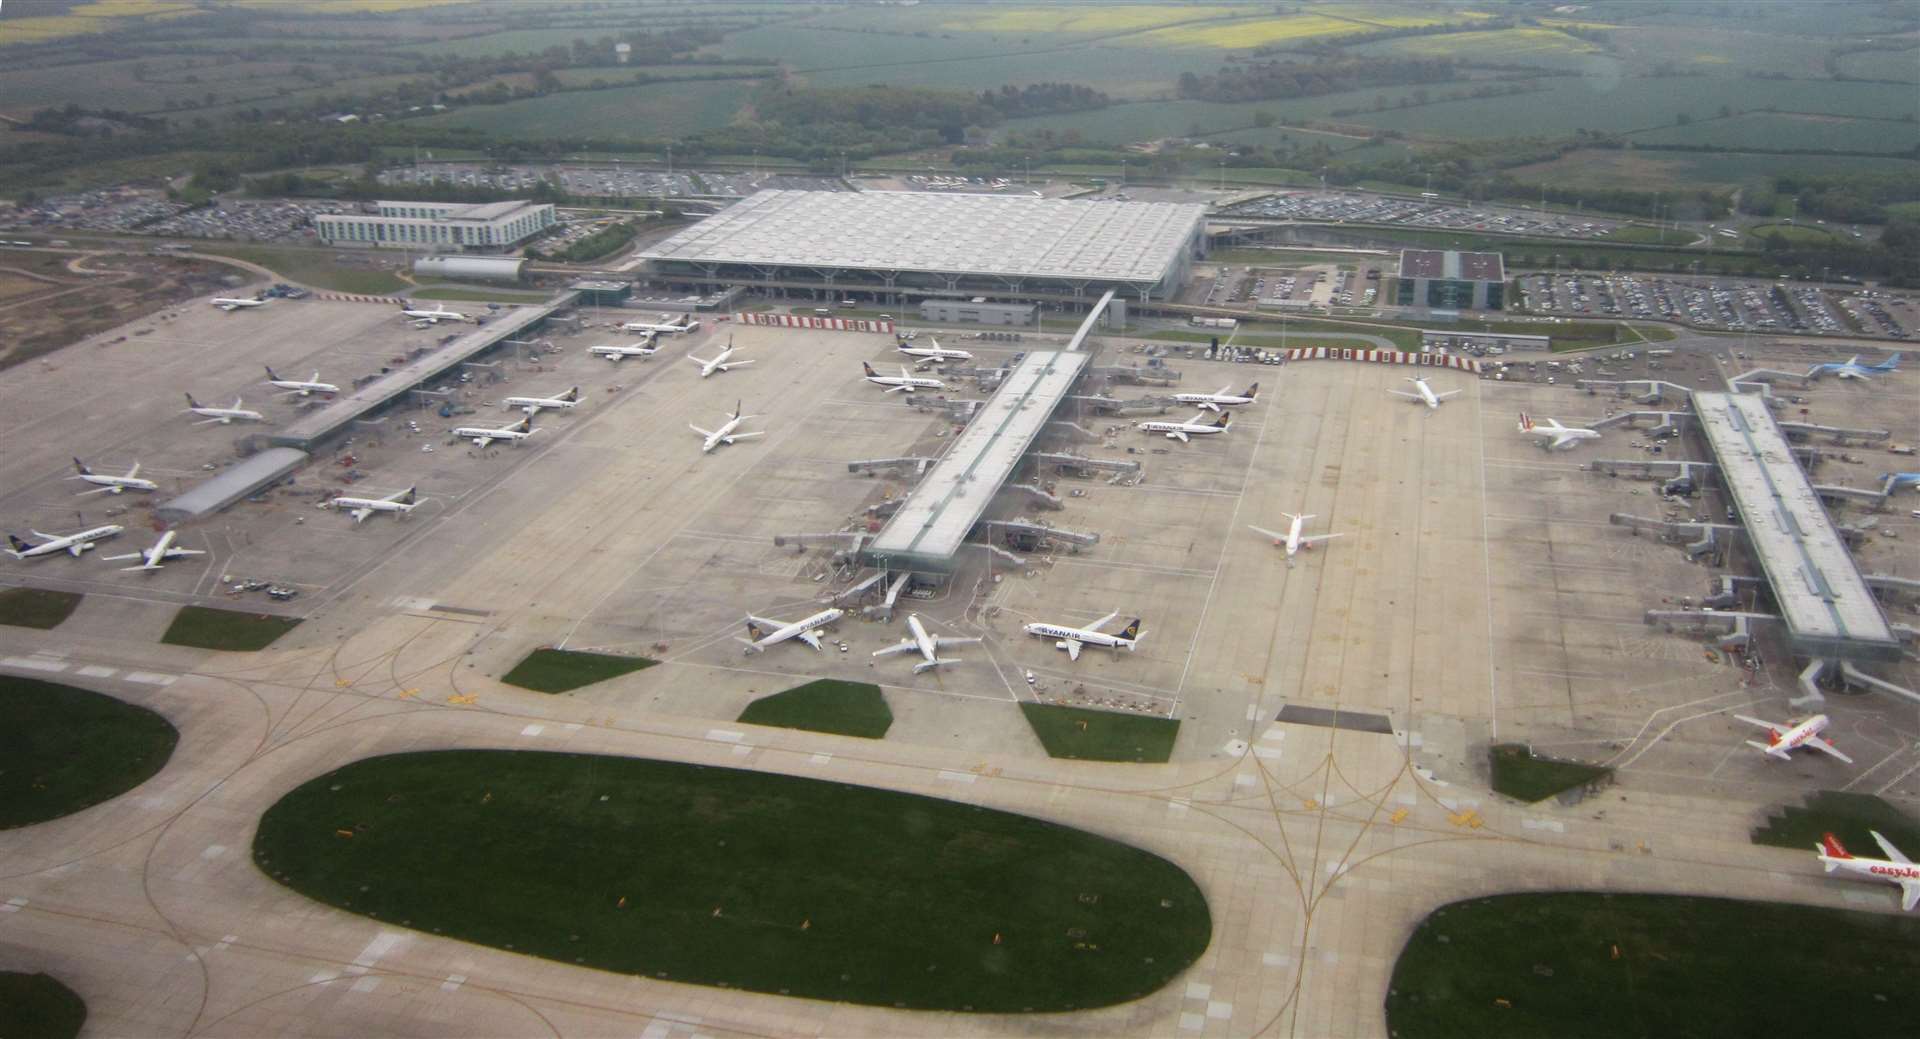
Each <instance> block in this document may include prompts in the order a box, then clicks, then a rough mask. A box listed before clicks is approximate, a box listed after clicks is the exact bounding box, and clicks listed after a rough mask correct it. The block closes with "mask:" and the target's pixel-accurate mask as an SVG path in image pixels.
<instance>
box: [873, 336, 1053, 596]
mask: <svg viewBox="0 0 1920 1039" xmlns="http://www.w3.org/2000/svg"><path fill="white" fill-rule="evenodd" d="M1087 360H1088V355H1087V354H1084V353H1079V352H1077V351H1076V352H1072V353H1068V352H1064V351H1061V352H1055V351H1038V352H1034V353H1030V354H1028V355H1027V356H1026V358H1025V359H1024V360H1022V361H1021V362H1020V364H1019V365H1018V366H1016V367H1015V368H1014V370H1013V372H1012V373H1011V374H1010V375H1008V376H1007V380H1006V382H1004V383H1002V384H1001V386H1000V389H999V390H998V391H996V392H995V393H994V395H993V398H992V399H991V400H989V401H987V405H986V407H984V408H982V409H981V410H980V413H979V414H978V415H976V416H975V417H974V419H973V421H972V422H971V423H969V424H968V425H967V428H966V430H965V431H964V432H962V433H961V434H960V435H959V436H957V437H955V438H954V440H953V445H952V446H951V447H950V448H948V450H947V453H946V455H944V456H943V457H942V458H941V459H940V461H938V462H937V463H935V464H934V466H933V468H932V469H930V470H929V471H928V472H927V475H926V478H925V479H923V480H921V481H920V485H919V486H918V487H915V488H914V489H913V492H912V493H911V494H909V495H907V500H906V501H905V502H904V503H902V504H901V506H900V510H899V511H898V512H896V513H894V515H893V519H892V520H890V521H889V522H888V523H887V526H886V528H885V529H883V530H882V531H881V532H880V534H879V536H878V537H876V538H874V540H873V542H872V543H871V544H869V545H868V546H867V552H868V553H869V555H870V556H874V557H886V558H889V559H894V560H901V561H902V562H903V565H904V566H906V567H909V568H912V569H922V568H925V569H940V570H946V569H951V567H952V559H953V554H954V553H955V552H957V551H959V549H960V544H961V542H962V541H964V540H966V537H967V533H968V532H969V531H971V530H972V529H973V525H974V524H975V523H978V522H979V521H980V517H981V514H982V513H984V512H985V511H986V508H987V504H988V503H989V502H991V501H992V500H993V496H994V494H996V493H998V492H999V490H1000V487H1001V485H1003V484H1005V483H1006V482H1007V478H1008V477H1010V476H1012V475H1013V471H1014V468H1015V467H1017V466H1018V465H1019V464H1020V459H1021V457H1022V456H1024V455H1025V454H1026V453H1027V450H1028V448H1030V447H1032V446H1033V440H1034V438H1035V437H1036V436H1038V435H1039V434H1040V431H1041V429H1043V428H1045V426H1046V424H1047V422H1048V421H1049V420H1050V419H1051V418H1052V417H1053V412H1054V409H1055V408H1057V407H1059V405H1060V402H1061V400H1063V399H1064V398H1065V397H1066V395H1067V389H1068V388H1069V387H1070V386H1072V385H1073V380H1074V379H1076V378H1078V377H1079V375H1080V371H1081V369H1083V368H1084V367H1086V364H1087Z"/></svg>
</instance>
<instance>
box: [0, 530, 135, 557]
mask: <svg viewBox="0 0 1920 1039" xmlns="http://www.w3.org/2000/svg"><path fill="white" fill-rule="evenodd" d="M125 529H127V528H125V527H121V526H116V525H114V524H112V523H109V524H107V525H106V526H104V527H94V528H93V529H91V530H83V531H81V532H79V533H78V534H42V533H40V532H39V531H37V530H29V531H27V533H29V534H32V535H33V536H34V537H37V538H45V539H46V540H45V541H42V542H40V543H39V544H37V545H29V544H27V543H26V542H25V541H22V540H20V537H19V535H17V534H8V535H7V540H8V541H10V542H12V543H13V547H12V548H10V549H7V554H8V555H10V556H12V557H13V558H15V559H32V558H33V557H34V556H50V555H52V554H54V553H55V552H65V553H66V554H68V555H70V556H72V557H74V558H75V559H78V558H80V553H82V552H86V551H88V550H90V549H92V548H93V543H94V542H96V541H104V540H106V539H107V538H110V537H113V536H114V535H116V534H119V533H120V532H121V531H123V530H125Z"/></svg>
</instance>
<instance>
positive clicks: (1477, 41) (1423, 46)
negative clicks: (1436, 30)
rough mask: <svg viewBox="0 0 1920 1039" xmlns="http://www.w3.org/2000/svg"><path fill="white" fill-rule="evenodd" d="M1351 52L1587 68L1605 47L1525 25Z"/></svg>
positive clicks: (1390, 42)
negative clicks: (1523, 26) (1524, 26)
mask: <svg viewBox="0 0 1920 1039" xmlns="http://www.w3.org/2000/svg"><path fill="white" fill-rule="evenodd" d="M1352 52H1353V53H1357V54H1375V55H1393V56H1396V57H1403V58H1452V59H1454V60H1455V61H1471V62H1485V63H1493V64H1500V65H1532V66H1534V67H1536V68H1547V69H1567V70H1585V69H1590V68H1593V67H1594V66H1595V65H1596V64H1597V63H1596V61H1595V60H1594V55H1598V54H1601V53H1602V50H1601V48H1600V46H1599V45H1598V44H1594V43H1589V42H1587V41H1586V40H1582V39H1579V38H1578V37H1574V36H1569V35H1567V34H1566V33H1564V32H1560V31H1559V30H1557V29H1541V28H1532V27H1526V28H1514V29H1493V30H1488V31H1485V32H1455V33H1442V34H1438V35H1433V36H1412V37H1402V38H1400V39H1396V40H1384V41H1381V42H1379V43H1372V44H1366V45H1363V46H1360V47H1356V48H1352Z"/></svg>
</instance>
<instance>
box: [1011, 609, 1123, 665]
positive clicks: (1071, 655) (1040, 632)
mask: <svg viewBox="0 0 1920 1039" xmlns="http://www.w3.org/2000/svg"><path fill="white" fill-rule="evenodd" d="M1118 616H1120V611H1118V610H1115V611H1114V612H1112V613H1109V614H1107V615H1106V616H1105V617H1102V618H1100V619H1099V620H1097V621H1094V622H1093V623H1092V624H1089V625H1087V626H1086V627H1084V628H1068V627H1063V626H1061V625H1058V624H1029V625H1027V626H1026V632H1027V634H1029V635H1032V636H1035V637H1036V638H1043V639H1053V640H1055V641H1054V646H1055V647H1056V648H1059V649H1064V650H1066V651H1067V657H1068V659H1070V660H1079V659H1080V650H1081V649H1083V648H1085V647H1087V646H1104V647H1105V648H1107V649H1111V650H1115V651H1118V650H1120V649H1123V648H1124V649H1125V650H1126V651H1127V652H1129V653H1131V652H1133V647H1134V646H1135V645H1137V644H1138V643H1139V641H1140V639H1141V637H1142V636H1144V635H1146V632H1144V631H1141V630H1140V618H1138V617H1135V618H1134V619H1132V620H1130V621H1128V622H1127V626H1126V627H1125V628H1123V629H1121V631H1120V634H1118V635H1109V634H1107V633H1106V632H1104V631H1100V630H1099V629H1101V628H1104V627H1106V626H1107V625H1108V624H1111V623H1113V620H1114V618H1116V617H1118Z"/></svg>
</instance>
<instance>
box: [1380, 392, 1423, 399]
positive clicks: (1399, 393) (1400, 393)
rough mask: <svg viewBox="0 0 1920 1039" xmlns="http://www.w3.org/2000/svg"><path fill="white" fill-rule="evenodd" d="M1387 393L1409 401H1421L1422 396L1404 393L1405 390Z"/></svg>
mask: <svg viewBox="0 0 1920 1039" xmlns="http://www.w3.org/2000/svg"><path fill="white" fill-rule="evenodd" d="M1387 392H1388V393H1391V394H1393V395H1394V396H1396V397H1405V398H1407V399H1408V400H1419V399H1420V395H1419V394H1418V393H1407V392H1405V391H1403V390H1388V391H1387Z"/></svg>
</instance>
